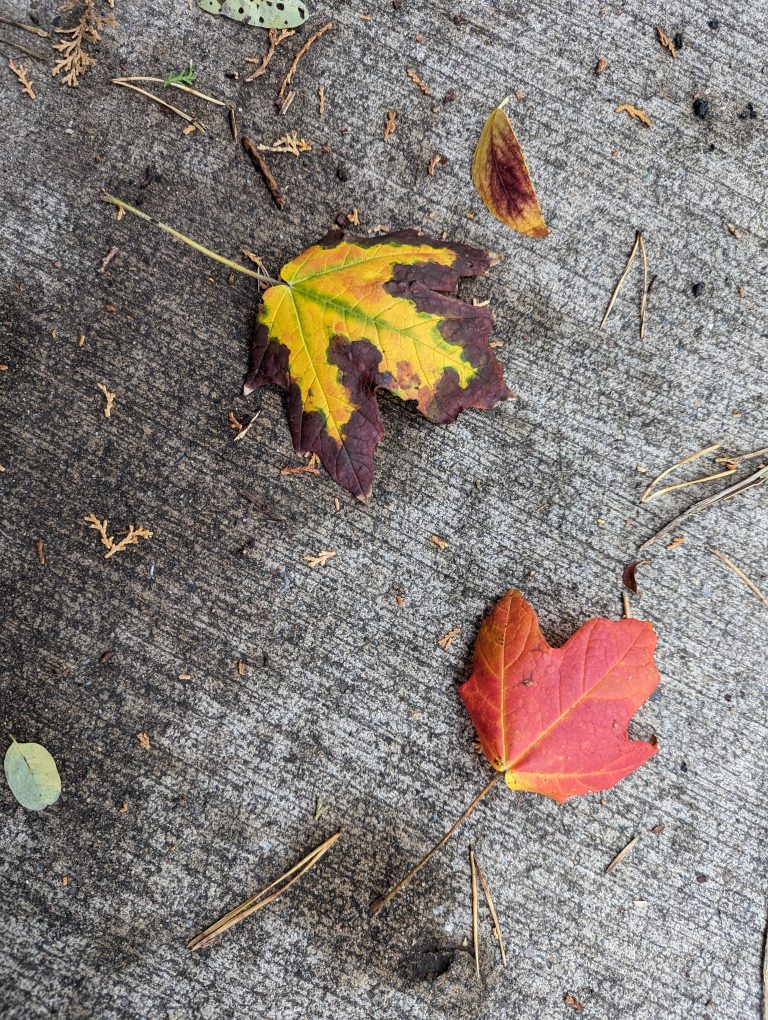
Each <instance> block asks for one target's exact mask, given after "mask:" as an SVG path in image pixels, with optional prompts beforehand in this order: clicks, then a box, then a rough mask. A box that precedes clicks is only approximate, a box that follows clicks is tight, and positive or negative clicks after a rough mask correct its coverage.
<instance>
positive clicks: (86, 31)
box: [51, 0, 116, 88]
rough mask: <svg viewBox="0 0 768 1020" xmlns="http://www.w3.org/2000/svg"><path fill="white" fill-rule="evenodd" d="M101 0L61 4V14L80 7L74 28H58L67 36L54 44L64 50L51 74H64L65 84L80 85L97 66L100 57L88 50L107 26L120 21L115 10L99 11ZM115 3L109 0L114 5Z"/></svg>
mask: <svg viewBox="0 0 768 1020" xmlns="http://www.w3.org/2000/svg"><path fill="white" fill-rule="evenodd" d="M113 2H114V0H113ZM97 3H98V0H65V3H64V4H62V6H61V7H59V13H60V14H66V13H68V12H69V11H73V10H75V9H76V8H80V16H79V18H78V21H77V24H75V25H73V27H72V28H57V29H55V31H56V34H57V35H61V36H66V37H67V38H65V39H63V40H62V41H61V42H58V43H54V44H53V48H54V49H55V50H57V51H58V52H59V53H61V58H60V59H59V60H57V62H56V63H55V64H54V65H53V67H52V69H51V75H53V76H56V75H59V74H60V75H61V76H62V79H61V80H62V81H63V82H64V84H65V85H69V86H70V87H71V88H76V87H77V86H78V85H79V84H80V79H81V78H82V77H83V75H85V74H86V73H87V72H88V71H89V70H90V69H91V68H92V67H95V66H96V58H95V57H93V56H91V54H90V53H89V52H88V47H89V46H91V45H93V44H94V43H97V42H99V41H100V40H101V36H102V33H103V31H104V29H105V28H114V27H115V25H116V22H115V19H114V16H113V15H112V13H111V12H110V13H109V14H106V15H103V14H100V13H99V11H98V10H97ZM112 5H113V4H112V3H110V4H109V6H110V7H111V6H112Z"/></svg>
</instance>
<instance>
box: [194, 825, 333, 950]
mask: <svg viewBox="0 0 768 1020" xmlns="http://www.w3.org/2000/svg"><path fill="white" fill-rule="evenodd" d="M340 836H341V829H339V830H338V832H335V833H334V834H333V835H332V836H330V837H329V838H328V839H326V840H325V842H324V843H321V844H320V846H317V847H315V849H314V850H312V851H310V853H308V854H307V856H306V857H303V858H302V859H301V860H300V861H298V863H296V864H294V865H293V867H291V868H289V869H288V871H286V872H285V874H283V875H281V876H280V877H279V878H276V879H275V880H274V882H270V883H269V885H267V886H265V887H264V888H263V889H260V890H259V891H258V892H257V893H255V895H253V896H250V897H249V898H248V899H247V900H245V901H244V902H243V903H241V904H240V905H239V906H237V907H235V908H234V910H230V911H229V913H228V914H225V915H224V916H223V917H221V918H219V920H218V921H216V922H215V923H214V924H212V925H211V926H210V927H209V928H206V929H205V931H203V932H201V933H200V934H199V935H196V936H195V938H193V939H192V940H191V941H190V942H188V943H187V949H189V950H190V951H191V952H193V953H194V952H195V951H196V950H198V949H207V948H208V946H210V945H211V943H212V942H213V941H214V940H215V939H217V938H218V937H219V936H220V935H223V934H224V932H225V931H229V929H230V928H233V927H234V926H235V925H236V924H239V923H240V922H241V921H244V920H245V919H246V917H250V915H251V914H255V913H256V911H257V910H261V908H262V907H266V906H267V904H268V903H272V902H273V901H274V900H276V899H279V897H280V896H282V895H283V893H284V892H287V890H288V889H290V887H291V886H292V885H293V884H294V882H298V880H299V879H300V878H301V877H302V876H303V875H306V874H307V872H308V871H310V870H311V869H312V868H314V866H315V865H316V864H317V863H318V861H319V860H320V859H321V858H322V857H323V856H324V855H325V854H326V853H327V852H328V850H330V849H331V847H332V846H333V845H334V843H335V842H336V841H337V840H338V838H339V837H340ZM273 889H274V890H275V891H274V892H272V891H271V890H273ZM268 894H269V895H268Z"/></svg>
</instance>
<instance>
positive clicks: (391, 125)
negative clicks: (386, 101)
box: [384, 110, 397, 142]
mask: <svg viewBox="0 0 768 1020" xmlns="http://www.w3.org/2000/svg"><path fill="white" fill-rule="evenodd" d="M395 131H397V110H387V122H386V124H385V125H384V141H385V142H387V141H389V139H390V138H391V137H392V135H393V134H394V133H395Z"/></svg>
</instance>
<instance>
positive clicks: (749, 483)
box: [638, 464, 768, 552]
mask: <svg viewBox="0 0 768 1020" xmlns="http://www.w3.org/2000/svg"><path fill="white" fill-rule="evenodd" d="M766 478H768V464H766V465H765V466H764V467H761V468H758V469H757V471H755V472H754V473H753V474H751V475H748V477H747V478H742V480H741V481H740V482H734V484H733V485H729V486H728V488H727V489H721V490H720V492H715V493H713V494H712V495H711V496H705V497H704V499H700V500H699V502H698V503H694V504H693V506H689V507H688V509H687V510H684V511H683V512H682V513H681V514H679V515H678V516H677V517H675V519H674V520H673V521H670V522H669V524H665V525H664V527H663V528H662V529H661V531H657V532H656V534H655V535H652V536H651V537H650V538H649V539H647V540H646V541H645V542H643V544H642V545H641V546H640V548H639V549H638V552H644V551H645V550H646V549H647V548H648V547H649V546H651V545H653V544H654V542H658V540H659V539H660V538H663V537H664V535H668V534H669V532H670V531H673V530H674V529H675V528H676V527H677V526H678V524H680V523H681V522H682V521H684V520H685V519H686V518H687V517H690V516H691V514H695V513H698V511H699V510H707V509H708V508H709V507H711V506H713V505H714V504H715V503H719V502H720V500H722V499H730V498H731V497H732V496H738V494H739V493H740V492H744V491H745V490H747V489H753V488H755V486H757V485H761V484H762V483H763V482H764V481H765V479H766Z"/></svg>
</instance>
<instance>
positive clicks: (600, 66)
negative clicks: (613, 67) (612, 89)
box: [595, 57, 608, 78]
mask: <svg viewBox="0 0 768 1020" xmlns="http://www.w3.org/2000/svg"><path fill="white" fill-rule="evenodd" d="M607 67H608V61H607V60H606V59H605V57H600V59H599V60H598V62H597V63H596V64H595V74H596V75H597V76H598V78H599V77H600V75H601V74H602V73H603V71H605V70H606V69H607Z"/></svg>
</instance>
